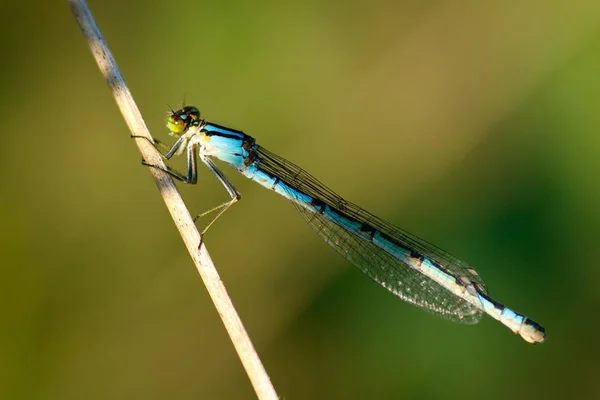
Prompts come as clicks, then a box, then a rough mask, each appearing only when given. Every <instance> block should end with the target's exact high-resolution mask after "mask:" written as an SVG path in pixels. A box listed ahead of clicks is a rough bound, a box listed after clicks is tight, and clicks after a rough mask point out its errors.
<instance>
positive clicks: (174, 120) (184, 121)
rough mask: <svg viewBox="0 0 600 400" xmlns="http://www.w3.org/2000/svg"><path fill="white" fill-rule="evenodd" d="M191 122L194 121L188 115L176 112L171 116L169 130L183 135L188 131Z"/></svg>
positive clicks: (168, 122)
mask: <svg viewBox="0 0 600 400" xmlns="http://www.w3.org/2000/svg"><path fill="white" fill-rule="evenodd" d="M190 122H192V121H191V119H190V118H189V116H188V115H187V114H185V113H183V112H181V111H176V112H174V113H172V114H171V115H170V116H169V119H168V120H167V128H169V130H170V131H171V132H172V133H177V134H182V133H184V132H185V131H186V129H187V128H188V126H189V125H190Z"/></svg>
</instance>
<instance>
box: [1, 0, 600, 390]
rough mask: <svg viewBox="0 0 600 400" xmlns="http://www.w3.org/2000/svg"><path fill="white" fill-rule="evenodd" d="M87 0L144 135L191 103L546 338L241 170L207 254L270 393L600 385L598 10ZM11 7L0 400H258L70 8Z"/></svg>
mask: <svg viewBox="0 0 600 400" xmlns="http://www.w3.org/2000/svg"><path fill="white" fill-rule="evenodd" d="M91 7H92V11H93V12H94V13H95V16H96V18H97V22H98V24H99V26H100V28H101V29H102V31H103V33H104V35H105V37H106V40H107V41H108V43H109V45H110V46H111V49H112V51H113V53H114V55H115V57H116V59H117V62H118V63H119V65H120V67H121V70H122V72H123V74H124V75H125V77H126V79H127V81H128V83H129V85H130V88H131V90H132V91H133V94H134V96H135V97H136V99H137V101H138V105H139V106H140V108H141V110H142V113H143V114H144V116H145V119H146V123H147V124H148V126H149V127H150V129H151V131H152V133H153V135H154V136H155V137H157V138H158V139H160V140H162V141H164V142H167V143H172V138H169V137H168V136H167V135H166V128H165V127H164V122H165V116H166V111H167V104H169V105H170V106H172V107H178V106H179V105H180V104H181V103H182V101H183V99H184V98H185V101H186V102H187V103H191V104H195V105H196V106H198V107H199V108H200V109H201V110H202V112H203V116H204V117H206V118H207V119H209V120H211V121H213V122H216V123H219V124H222V125H226V126H230V127H232V128H237V129H242V130H244V131H245V132H246V133H248V134H250V135H253V136H254V137H256V138H257V140H258V141H259V143H260V144H262V145H263V146H265V147H266V148H268V149H270V150H271V151H274V152H275V153H277V154H279V155H282V156H284V157H286V158H288V159H289V160H291V161H293V162H296V163H297V164H299V165H300V166H302V167H303V168H305V169H307V170H308V171H310V172H311V173H313V174H314V175H315V176H317V177H318V178H319V179H321V180H322V181H323V182H324V183H325V184H327V185H329V186H330V187H332V188H333V189H335V190H336V191H337V192H338V193H340V194H341V195H343V196H344V197H346V198H347V199H349V200H351V201H353V202H356V203H357V204H359V205H361V206H363V207H364V208H366V209H368V210H370V211H372V212H373V213H375V214H377V215H378V216H381V217H382V218H384V219H386V220H388V221H390V222H392V223H394V224H396V225H399V226H401V227H403V228H404V229H407V230H409V231H411V232H413V233H415V234H417V235H419V236H421V237H424V238H426V239H427V240H429V241H431V242H434V243H436V244H438V245H439V246H441V247H443V248H445V249H447V250H448V251H450V252H452V253H453V254H456V255H457V256H459V257H461V258H464V259H466V260H468V262H470V263H471V264H473V265H474V266H475V267H476V268H477V269H478V271H479V272H480V273H481V275H482V276H483V277H484V279H485V280H486V282H487V284H488V287H489V288H490V293H491V295H492V296H493V297H494V298H495V299H497V300H498V301H500V302H503V303H505V304H507V305H508V306H510V307H512V308H514V309H515V310H517V311H519V312H523V313H525V314H527V315H529V316H531V317H532V318H533V319H534V320H536V321H538V322H540V323H541V324H542V325H544V326H545V327H546V329H547V333H548V340H547V342H546V343H544V344H543V345H537V346H532V345H529V344H526V343H525V342H524V341H523V340H521V339H520V338H519V337H515V336H514V335H513V334H512V333H511V332H510V331H509V330H507V329H506V328H505V327H503V326H502V325H501V324H499V323H498V322H496V321H494V320H492V319H490V318H488V317H485V318H484V319H483V320H482V322H481V323H480V324H478V325H476V326H463V325H458V324H454V323H451V322H448V321H444V320H442V319H440V318H436V317H434V316H432V315H430V314H429V313H427V312H424V311H422V310H420V309H417V308H415V307H412V306H410V305H407V304H406V303H403V302H402V301H399V300H397V299H395V298H394V297H393V296H392V295H390V294H389V293H387V292H386V291H384V290H382V289H381V288H379V287H378V286H377V285H375V284H374V283H372V282H371V281H370V280H369V279H367V278H366V277H364V276H362V274H361V273H360V272H359V271H358V270H356V269H355V268H353V267H352V266H351V265H349V264H348V263H347V262H346V261H345V260H344V259H342V258H341V257H339V256H338V255H337V254H336V253H335V252H334V251H333V250H332V249H330V248H329V247H328V246H327V245H326V244H324V242H322V241H321V239H320V238H319V237H318V236H317V235H316V234H314V233H313V232H312V231H311V229H310V228H309V227H308V226H307V225H306V224H305V223H304V221H303V220H302V218H301V217H300V216H299V215H297V213H296V211H295V210H294V207H292V206H291V205H290V204H288V203H287V202H286V201H285V200H283V199H282V198H279V197H278V196H276V195H275V194H274V193H271V192H269V191H267V190H264V189H263V188H261V187H260V186H258V185H256V184H254V183H253V182H250V181H248V180H246V179H245V178H243V177H241V176H239V175H237V174H236V173H235V172H234V171H233V170H229V169H225V171H226V172H231V173H230V174H229V176H230V177H231V179H232V181H233V182H234V183H235V184H236V186H237V187H238V189H239V190H240V191H241V192H242V193H243V196H244V197H243V201H242V202H241V203H239V204H237V205H235V207H233V208H232V209H231V210H230V211H229V212H228V213H227V214H226V215H225V216H224V217H223V218H222V219H220V220H219V222H218V223H217V224H216V225H215V226H214V227H213V228H211V231H210V233H209V235H208V237H207V238H206V243H207V245H208V248H209V250H210V252H211V255H212V257H213V259H214V260H215V262H216V264H217V266H218V267H219V271H220V273H221V275H222V278H223V280H224V282H225V284H226V285H227V288H228V290H229V292H230V294H231V296H232V298H233V301H234V303H235V304H236V306H237V308H238V311H239V313H240V314H241V317H242V319H243V320H244V322H245V324H246V328H247V329H248V331H249V333H250V334H251V336H252V338H253V340H254V343H255V345H256V347H257V349H258V352H259V354H260V355H261V357H262V359H263V361H264V363H265V366H266V368H267V370H268V371H269V374H270V376H271V378H272V380H273V383H274V384H275V387H276V388H277V390H278V393H279V395H280V396H282V397H283V398H286V399H321V398H323V399H325V398H344V399H365V398H377V399H454V398H461V399H479V398H486V399H507V398H511V399H525V398H528V399H530V398H547V399H563V398H577V399H597V398H600V381H599V380H598V379H599V376H600V362H599V361H598V360H599V358H600V351H599V347H600V346H599V344H598V339H597V337H596V333H597V329H598V327H599V325H600V323H599V320H598V318H599V316H600V307H599V305H600V290H599V289H600V270H599V268H598V260H599V259H600V246H599V245H598V243H597V241H598V239H599V238H600V207H598V204H599V201H600V184H599V181H600V178H599V177H598V171H599V170H600V113H599V112H598V111H599V110H600V79H599V73H598V71H600V2H598V1H596V0H574V1H571V2H564V1H553V0H551V1H541V0H538V1H508V2H507V1H487V2H481V1H477V0H471V1H461V2H456V1H441V0H439V1H416V0H412V1H402V2H400V1H366V0H361V1H332V2H321V1H299V2H290V3H285V4H283V3H281V4H279V3H274V2H267V1H264V2H260V1H254V2H235V1H212V2H204V1H130V2H119V1H115V0H112V1H93V2H91ZM0 18H1V22H2V23H1V24H0V38H1V39H0V43H1V45H2V55H3V62H2V63H1V64H0V71H1V72H2V79H1V80H0V91H1V92H0V93H1V96H0V105H1V107H0V116H1V118H0V124H1V127H0V132H2V136H3V141H2V142H3V149H4V151H3V157H2V158H1V159H0V163H2V168H1V169H0V171H1V173H2V176H1V179H0V215H1V216H0V221H2V230H1V231H0V232H1V235H2V240H1V243H2V244H1V249H2V257H1V260H2V261H1V264H2V269H1V272H2V275H1V278H0V312H1V318H0V321H1V322H0V324H1V325H0V398H1V399H137V398H140V399H141V398H143V399H170V398H172V399H251V398H254V393H253V391H252V388H251V386H250V384H249V383H248V380H247V378H246V375H245V373H244V371H243V369H242V368H241V366H240V362H239V361H238V359H237V358H236V355H235V353H234V351H233V349H232V347H231V344H230V341H229V339H228V337H227V336H226V334H225V331H224V328H223V326H222V324H221V322H220V320H219V318H218V316H217V314H216V312H215V310H214V308H213V307H212V304H211V301H210V299H209V298H208V296H207V294H206V291H205V289H204V287H203V285H202V282H201V281H200V279H199V277H198V276H197V274H196V271H195V269H194V267H193V265H192V263H191V261H190V259H189V257H188V255H187V252H186V250H185V249H184V247H183V245H182V242H181V240H180V238H179V237H178V234H177V232H176V230H175V228H174V225H173V223H172V221H171V220H170V218H169V216H168V213H167V211H166V209H165V207H164V205H163V202H162V200H161V198H160V197H159V195H158V192H157V190H156V187H155V185H154V183H153V181H152V179H151V177H150V174H149V173H148V171H147V169H146V168H144V167H142V166H141V165H140V154H139V153H138V150H137V149H136V146H135V143H134V142H133V141H132V140H130V138H129V134H130V133H129V131H128V130H127V128H126V126H125V123H124V122H123V119H122V117H121V116H120V114H119V111H118V109H117V107H116V105H115V103H114V100H113V98H112V96H111V93H110V92H109V90H108V88H107V86H106V84H105V83H104V80H103V79H102V77H101V75H100V74H99V72H98V68H97V67H96V65H95V62H94V61H93V59H92V57H91V55H90V52H89V49H88V47H87V44H86V42H85V41H84V39H83V37H82V35H81V33H80V31H79V27H78V25H77V24H76V22H75V20H74V18H73V17H72V15H71V12H70V10H69V8H68V6H67V4H66V2H64V1H58V2H46V1H37V2H32V1H30V2H27V1H25V2H9V1H4V2H2V3H1V5H0ZM183 161H184V160H177V161H176V162H173V165H175V166H177V167H179V168H182V167H183V166H184V162H183ZM181 190H182V192H183V195H184V198H185V199H186V202H187V203H188V206H189V208H190V211H191V212H192V213H199V212H201V211H203V210H206V209H208V208H210V207H212V206H214V205H216V204H219V203H220V202H222V201H224V200H225V199H227V194H226V192H225V191H224V190H223V188H222V187H221V186H220V184H219V183H218V182H216V180H215V179H214V178H213V177H212V176H211V175H210V174H209V173H208V172H207V171H204V170H201V176H200V181H199V184H198V185H197V186H195V187H181Z"/></svg>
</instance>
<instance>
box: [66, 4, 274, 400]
mask: <svg viewBox="0 0 600 400" xmlns="http://www.w3.org/2000/svg"><path fill="white" fill-rule="evenodd" d="M69 4H70V6H71V10H72V11H73V14H74V15H75V18H76V19H77V22H78V23H79V25H80V27H81V30H82V32H83V35H84V36H85V38H86V40H87V41H88V43H89V46H90V48H91V50H92V54H93V56H94V58H95V59H96V62H97V63H98V66H99V67H100V71H101V72H102V74H103V75H104V77H105V78H106V81H107V82H108V86H109V87H110V88H111V90H112V91H113V94H114V96H115V99H116V101H117V104H118V106H119V108H120V110H121V113H122V114H123V118H125V121H126V122H127V125H128V126H129V129H130V130H131V133H132V135H134V136H144V137H147V138H148V139H149V140H152V137H151V136H150V133H149V132H148V128H147V127H146V124H145V123H144V121H143V119H142V115H141V114H140V111H139V110H138V108H137V106H136V104H135V102H134V101H133V97H132V95H131V92H130V91H129V89H128V87H127V85H126V84H125V80H124V79H123V76H122V75H121V72H120V71H119V68H118V67H117V64H116V62H115V60H114V58H113V56H112V54H111V53H110V51H109V49H108V46H107V44H106V42H105V41H104V38H103V37H102V35H101V33H100V30H99V29H98V27H97V26H96V23H95V21H94V18H93V16H92V13H91V11H90V10H89V7H88V5H87V3H86V2H85V1H83V0H69ZM136 143H137V145H138V147H139V149H140V152H141V153H142V156H143V158H144V159H145V160H146V161H147V162H149V163H150V164H153V165H159V166H164V164H163V160H162V158H161V156H160V154H159V153H158V152H157V151H156V149H155V148H154V147H153V146H152V145H151V144H150V143H149V142H148V141H146V140H144V139H136ZM149 170H150V173H151V174H152V176H153V178H154V180H155V181H156V185H157V186H158V189H159V191H160V194H161V195H162V197H163V199H164V201H165V204H166V205H167V208H168V209H169V212H170V213H171V217H172V218H173V221H174V222H175V225H176V226H177V229H178V230H179V233H180V234H181V237H182V238H183V241H184V242H185V245H186V247H187V249H188V251H189V253H190V256H191V257H192V260H193V261H194V264H195V265H196V269H197V270H198V273H199V274H200V276H201V277H202V280H203V281H204V284H205V285H206V288H207V290H208V293H209V294H210V297H211V298H212V300H213V303H214V304H215V307H216V308H217V311H218V313H219V316H220V317H221V319H222V321H223V324H224V325H225V328H226V329H227V333H228V334H229V336H230V337H231V341H232V342H233V345H234V347H235V349H236V351H237V353H238V356H239V357H240V360H241V361H242V364H243V366H244V368H245V370H246V373H247V374H248V377H249V378H250V381H251V383H252V386H253V387H254V390H255V391H256V394H257V396H258V398H259V399H277V398H278V397H277V393H276V392H275V389H274V387H273V385H272V384H271V381H270V379H269V376H268V375H267V372H266V370H265V368H264V367H263V365H262V363H261V361H260V359H259V358H258V354H257V353H256V351H255V349H254V346H253V345H252V342H251V341H250V338H249V337H248V334H247V332H246V330H245V329H244V326H243V325H242V322H241V320H240V318H239V316H238V314H237V312H236V311H235V308H234V307H233V304H232V302H231V299H230V298H229V296H228V295H227V291H226V290H225V286H224V285H223V282H222V281H221V278H220V277H219V274H218V273H217V270H216V269H215V266H214V265H213V263H212V260H211V258H210V256H209V254H208V252H207V250H206V247H205V246H204V245H203V246H202V247H201V249H200V250H198V243H200V234H199V233H198V230H197V229H196V225H195V224H194V221H193V220H192V217H191V216H190V213H189V212H188V210H187V208H186V207H185V204H184V203H183V199H182V198H181V195H180V194H179V191H178V190H177V187H176V186H175V183H174V182H173V179H171V177H170V176H169V175H168V174H165V173H163V172H162V171H159V170H158V169H156V168H149Z"/></svg>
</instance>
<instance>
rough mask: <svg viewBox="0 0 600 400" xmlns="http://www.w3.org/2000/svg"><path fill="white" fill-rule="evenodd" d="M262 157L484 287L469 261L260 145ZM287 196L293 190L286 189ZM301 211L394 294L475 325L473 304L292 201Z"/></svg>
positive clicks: (305, 188) (271, 168) (267, 165)
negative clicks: (387, 219)
mask: <svg viewBox="0 0 600 400" xmlns="http://www.w3.org/2000/svg"><path fill="white" fill-rule="evenodd" d="M258 153H259V156H260V158H261V161H260V168H261V169H264V170H265V171H267V172H269V173H270V174H273V175H275V176H277V177H279V178H280V179H281V180H283V181H284V182H286V183H288V184H289V185H290V186H292V187H293V188H297V189H298V190H300V191H302V192H304V193H306V194H308V195H310V196H311V197H313V198H315V199H318V200H321V201H323V202H325V203H326V204H327V205H329V206H330V207H333V208H335V209H336V210H340V211H342V212H343V213H344V214H345V215H347V216H349V217H350V218H352V219H354V220H356V221H357V222H359V223H361V224H365V225H368V226H371V227H373V228H374V229H376V230H378V231H379V232H382V233H384V234H385V235H387V236H388V237H390V238H393V240H394V241H395V242H397V243H399V244H400V245H401V246H402V247H404V248H408V249H412V250H415V251H417V252H419V253H420V254H422V255H423V256H425V257H427V258H429V259H431V260H433V261H435V262H436V263H438V264H439V265H441V266H442V267H443V268H445V269H446V270H447V271H448V272H450V273H451V274H453V275H454V276H457V277H461V276H465V277H468V278H469V279H470V280H471V281H473V282H476V283H477V285H478V286H479V289H480V291H481V292H483V293H485V292H486V288H485V284H484V282H483V280H482V279H481V277H479V275H478V274H477V273H476V272H475V270H474V269H473V268H471V267H470V266H469V265H468V264H466V263H464V262H463V261H460V260H458V259H457V258H455V257H453V256H451V255H449V254H448V253H446V252H445V251H443V250H441V249H439V248H437V247H435V246H433V245H431V244H430V243H427V242H426V241H424V240H422V239H419V238H418V237H416V236H414V235H411V234H409V233H408V232H405V231H403V230H401V229H398V228H396V227H394V226H393V225H391V224H389V223H387V222H385V221H383V220H381V219H380V218H377V217H376V216H374V215H372V214H370V213H369V212H367V211H365V210H363V209H361V208H360V207H358V206H357V205H355V204H352V203H350V202H347V201H346V200H344V199H343V198H341V197H340V196H338V195H337V194H335V193H334V192H332V191H331V190H329V189H328V188H327V187H325V186H324V185H323V184H321V183H320V182H319V181H318V180H317V179H315V178H314V177H313V176H311V175H310V174H308V173H307V172H306V171H304V170H302V169H301V168H299V167H298V166H296V165H294V164H292V163H290V162H289V161H287V160H285V159H283V158H281V157H278V156H276V155H274V154H272V153H270V152H268V151H267V150H265V149H264V148H260V147H259V149H258ZM289 195H290V196H291V197H294V196H295V195H296V193H295V192H291V191H290V192H289ZM294 205H295V206H296V208H297V209H298V211H299V212H300V214H301V215H302V216H303V217H304V219H305V220H306V221H307V222H308V224H309V225H310V226H311V227H313V229H315V230H316V231H317V233H318V234H319V236H321V237H322V238H323V239H324V240H325V241H326V242H327V243H328V244H329V245H330V246H331V247H333V248H334V249H335V250H336V251H337V252H338V253H340V254H341V255H342V256H343V257H344V258H346V259H347V260H348V261H350V262H351V263H352V264H353V265H354V266H356V267H357V268H358V269H359V270H361V271H362V272H363V273H365V274H366V275H367V276H369V277H370V278H371V279H373V280H374V281H375V282H377V283H378V284H379V285H381V286H382V287H384V288H385V289H387V290H389V291H390V292H392V293H394V294H395V295H397V296H398V297H400V298H401V299H402V300H404V301H406V302H408V303H411V304H414V305H416V306H419V307H422V308H424V309H426V310H428V311H431V312H432V313H434V314H436V315H439V316H441V317H444V318H446V319H449V320H452V321H455V322H460V323H466V324H474V323H477V322H478V321H479V320H480V319H481V316H482V311H481V310H480V309H479V308H477V307H476V306H474V305H472V304H470V303H469V302H467V301H465V300H463V299H462V298H460V297H458V296H456V295H454V294H453V293H451V292H450V291H449V290H447V289H446V288H444V287H442V286H440V285H439V284H438V283H436V282H435V281H433V280H432V279H430V278H429V277H427V276H425V275H423V274H421V273H420V272H418V271H417V270H415V269H413V268H411V267H410V266H409V265H407V264H406V263H405V262H404V261H402V260H401V259H399V258H397V257H395V256H394V255H393V254H391V253H389V252H387V251H385V250H384V249H383V248H381V247H378V246H377V245H375V244H373V243H372V242H371V241H369V240H366V239H364V238H363V237H360V236H358V235H356V234H354V233H351V232H349V231H348V230H346V229H344V228H342V227H341V226H339V225H338V224H336V223H335V222H333V221H332V220H331V219H329V218H327V217H326V216H324V215H322V214H320V213H318V212H315V210H313V209H310V208H306V207H303V206H302V205H299V204H297V203H294Z"/></svg>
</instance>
